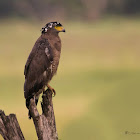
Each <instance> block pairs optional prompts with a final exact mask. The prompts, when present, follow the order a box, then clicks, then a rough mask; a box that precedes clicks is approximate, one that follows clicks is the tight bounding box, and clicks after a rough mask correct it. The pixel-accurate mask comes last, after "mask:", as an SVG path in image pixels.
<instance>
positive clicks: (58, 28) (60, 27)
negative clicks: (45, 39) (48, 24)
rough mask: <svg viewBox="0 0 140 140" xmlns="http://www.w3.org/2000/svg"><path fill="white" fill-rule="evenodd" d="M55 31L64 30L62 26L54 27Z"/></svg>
mask: <svg viewBox="0 0 140 140" xmlns="http://www.w3.org/2000/svg"><path fill="white" fill-rule="evenodd" d="M55 29H56V30H57V31H62V30H63V29H64V28H63V27H62V26H55Z"/></svg>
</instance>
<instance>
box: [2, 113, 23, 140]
mask: <svg viewBox="0 0 140 140" xmlns="http://www.w3.org/2000/svg"><path fill="white" fill-rule="evenodd" d="M0 134H1V135H2V137H3V138H4V140H25V138H24V136H23V134H22V131H21V129H20V126H19V124H18V121H17V118H16V115H15V114H10V115H9V116H6V115H5V113H4V111H2V110H0Z"/></svg>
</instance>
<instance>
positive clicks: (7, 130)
mask: <svg viewBox="0 0 140 140" xmlns="http://www.w3.org/2000/svg"><path fill="white" fill-rule="evenodd" d="M41 107H42V115H40V114H39V112H38V110H37V107H36V104H35V101H34V99H30V106H29V110H30V113H31V116H32V119H33V122H34V125H35V129H36V133H37V136H38V140H58V134H57V130H56V123H55V116H54V110H53V103H52V92H51V91H50V90H49V89H47V90H46V91H45V92H44V93H43V95H42V103H41ZM0 134H1V135H2V137H3V138H4V140H25V138H24V136H23V134H22V131H21V129H20V126H19V124H18V121H17V118H16V115H15V114H10V115H9V116H6V115H5V113H4V111H1V110H0Z"/></svg>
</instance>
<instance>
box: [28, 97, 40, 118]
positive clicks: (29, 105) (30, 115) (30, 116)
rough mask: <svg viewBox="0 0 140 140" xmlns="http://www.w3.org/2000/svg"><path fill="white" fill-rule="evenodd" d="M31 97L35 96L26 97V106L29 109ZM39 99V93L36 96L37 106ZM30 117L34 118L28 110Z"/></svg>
mask: <svg viewBox="0 0 140 140" xmlns="http://www.w3.org/2000/svg"><path fill="white" fill-rule="evenodd" d="M31 98H33V96H32V97H29V98H27V99H26V107H27V108H28V110H29V106H30V99H31ZM38 99H39V95H38V96H35V104H36V106H37V103H38ZM28 117H29V119H31V118H32V116H31V112H30V110H29V112H28Z"/></svg>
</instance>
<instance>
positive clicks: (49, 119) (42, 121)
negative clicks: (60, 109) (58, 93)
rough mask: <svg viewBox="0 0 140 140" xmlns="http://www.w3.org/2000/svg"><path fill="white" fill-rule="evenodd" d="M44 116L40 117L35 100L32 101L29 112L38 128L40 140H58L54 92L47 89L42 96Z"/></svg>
mask: <svg viewBox="0 0 140 140" xmlns="http://www.w3.org/2000/svg"><path fill="white" fill-rule="evenodd" d="M41 107H42V115H39V112H38V110H37V107H36V104H35V102H34V99H31V100H30V106H29V110H30V113H31V116H32V118H33V122H34V125H35V128H36V133H37V136H38V140H58V134H57V130H56V123H55V116H54V110H53V103H52V92H51V91H50V90H49V89H47V90H46V91H45V92H44V93H43V95H42V103H41Z"/></svg>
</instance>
